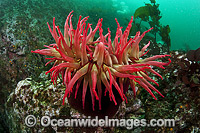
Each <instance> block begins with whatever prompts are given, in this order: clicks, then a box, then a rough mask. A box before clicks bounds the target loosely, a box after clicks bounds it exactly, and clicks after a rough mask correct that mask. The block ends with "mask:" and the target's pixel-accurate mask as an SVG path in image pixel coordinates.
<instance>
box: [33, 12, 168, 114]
mask: <svg viewBox="0 0 200 133" xmlns="http://www.w3.org/2000/svg"><path fill="white" fill-rule="evenodd" d="M72 12H73V11H72ZM72 12H70V13H69V15H68V16H67V19H66V22H65V26H64V36H63V34H62V33H61V31H60V29H59V27H58V26H56V25H55V18H53V29H51V27H50V26H49V24H48V22H47V24H48V27H49V30H50V32H51V34H52V36H53V38H54V39H55V42H56V43H55V44H50V45H49V46H46V45H45V47H47V49H42V50H35V51H31V52H33V53H39V54H42V55H48V56H53V58H46V59H49V60H50V61H49V62H48V63H47V64H49V63H50V62H55V63H54V65H53V67H52V68H51V69H50V70H49V71H47V72H46V74H48V73H51V74H50V75H51V80H52V82H53V83H56V82H57V78H58V77H60V76H61V77H62V79H63V84H64V85H65V86H66V89H65V94H64V97H63V104H64V103H65V98H66V97H68V100H69V103H71V105H72V106H73V107H74V108H76V109H78V110H79V111H81V112H83V113H84V114H86V115H92V114H91V113H92V112H95V111H97V112H96V113H95V114H93V115H99V116H100V113H101V112H104V113H103V114H102V115H109V116H113V115H114V114H115V112H116V111H117V109H118V106H119V104H120V103H121V102H122V101H124V100H127V99H126V96H125V94H126V92H127V90H128V88H129V86H130V87H131V88H132V90H133V93H134V96H136V90H135V86H136V85H140V86H141V87H143V88H144V89H146V90H147V91H148V92H149V93H150V94H151V96H152V97H153V98H154V99H156V97H155V96H154V94H153V93H152V91H151V89H152V90H154V91H156V92H157V93H158V94H159V95H161V96H162V97H164V96H163V95H162V94H161V93H160V92H159V91H158V90H157V89H156V88H155V87H154V86H153V85H151V84H150V83H149V81H150V82H153V83H155V84H156V85H157V86H158V83H157V82H156V81H154V80H153V79H151V78H150V77H149V76H148V73H153V74H155V75H157V76H159V77H160V78H161V79H162V76H161V75H160V74H158V73H157V72H156V71H154V70H153V69H152V66H156V67H160V68H163V69H164V67H163V66H167V65H169V64H170V62H171V60H170V59H168V60H169V62H168V63H163V62H157V61H154V60H155V59H158V58H163V57H166V56H170V55H156V56H153V57H149V58H146V59H141V57H142V56H143V55H145V54H147V52H148V51H147V52H145V50H146V49H147V47H148V46H149V45H150V42H149V43H148V44H147V45H145V46H144V47H143V48H142V49H141V50H140V51H139V42H140V41H141V39H142V38H143V37H144V36H145V34H146V33H148V32H149V31H150V30H151V29H152V28H151V29H149V30H147V31H145V32H144V33H142V34H141V35H140V32H137V33H136V35H135V37H134V38H130V39H129V38H128V37H129V32H130V29H131V26H132V22H133V17H131V20H130V22H129V24H128V26H127V28H126V29H125V31H124V32H123V33H122V27H120V25H119V23H118V21H117V19H116V22H117V26H118V28H117V31H116V36H115V38H114V41H113V42H112V41H111V31H110V30H109V28H108V33H107V34H106V35H103V29H102V19H99V21H98V23H97V25H96V27H95V29H94V30H92V28H91V24H89V23H88V24H86V21H87V19H88V18H89V17H85V18H83V19H82V20H81V16H80V17H79V20H78V24H77V28H76V29H73V26H72V21H71V18H72V16H73V15H72ZM97 30H99V37H98V38H97V39H96V40H94V36H95V33H96V32H97ZM128 39H129V40H128ZM47 64H46V65H47ZM86 92H87V93H88V94H87V95H86ZM107 92H108V94H107ZM102 93H104V95H103V94H102ZM70 95H73V96H70ZM86 97H89V98H86ZM116 97H117V98H116ZM104 99H108V101H105V100H104ZM86 100H88V101H86ZM156 100H157V99H156ZM87 102H90V103H91V106H92V107H88V105H90V104H88V105H87V107H86V104H87ZM108 103H111V104H112V106H111V104H108ZM97 104H98V105H97ZM107 104H108V105H107ZM81 105H82V106H81ZM96 105H97V106H96ZM104 105H107V106H106V107H104ZM115 106H116V108H115V109H114V108H111V107H115ZM86 108H87V109H86ZM89 108H90V109H89ZM107 108H111V110H112V109H113V110H115V111H113V113H110V112H109V113H105V112H106V111H107V110H108V109H107ZM88 110H90V111H89V112H88Z"/></svg>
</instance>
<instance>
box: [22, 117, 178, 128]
mask: <svg viewBox="0 0 200 133" xmlns="http://www.w3.org/2000/svg"><path fill="white" fill-rule="evenodd" d="M39 121H40V125H41V126H43V127H48V126H58V127H126V128H127V129H133V128H134V127H139V126H141V127H155V126H159V127H162V126H165V127H174V126H175V120H174V119H151V120H150V122H149V123H147V120H146V119H109V118H108V116H105V118H104V119H99V118H98V116H96V117H95V118H91V117H90V116H88V118H85V119H51V118H50V117H49V116H43V117H42V118H41V119H40V120H39ZM25 124H26V125H27V126H28V127H34V126H35V125H36V124H37V119H36V117H35V116H34V115H28V116H27V117H26V118H25Z"/></svg>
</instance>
